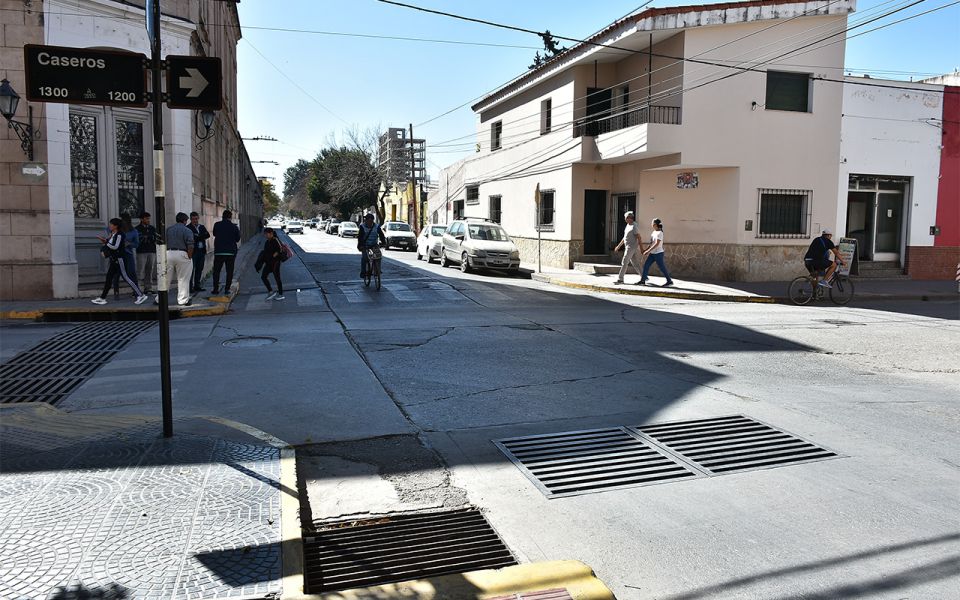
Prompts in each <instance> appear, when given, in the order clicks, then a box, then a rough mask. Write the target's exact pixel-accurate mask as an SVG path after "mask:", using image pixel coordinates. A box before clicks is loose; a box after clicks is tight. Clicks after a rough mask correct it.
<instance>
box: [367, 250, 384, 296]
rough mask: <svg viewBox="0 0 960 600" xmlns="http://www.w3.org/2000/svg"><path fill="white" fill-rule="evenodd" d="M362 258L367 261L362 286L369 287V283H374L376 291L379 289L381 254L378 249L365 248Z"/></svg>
mask: <svg viewBox="0 0 960 600" xmlns="http://www.w3.org/2000/svg"><path fill="white" fill-rule="evenodd" d="M364 256H366V259H367V268H366V269H364V275H363V285H365V286H367V287H370V281H371V280H373V281H374V282H375V283H376V286H377V289H378V290H379V289H380V262H381V261H382V260H383V252H382V251H381V250H380V248H379V247H376V246H374V247H372V248H367V249H366V250H364Z"/></svg>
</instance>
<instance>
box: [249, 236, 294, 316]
mask: <svg viewBox="0 0 960 600" xmlns="http://www.w3.org/2000/svg"><path fill="white" fill-rule="evenodd" d="M263 235H264V236H265V237H266V238H267V241H266V242H264V244H263V251H261V252H260V257H259V258H258V259H257V264H256V265H255V266H256V267H259V266H260V265H262V266H263V269H262V271H261V274H260V280H261V281H263V285H265V286H267V300H285V299H286V298H284V296H283V280H282V279H281V278H280V265H281V264H282V263H283V261H285V260H287V258H288V256H287V249H286V248H285V247H284V246H283V244H281V243H280V240H279V239H277V234H276V232H274V230H273V227H264V229H263ZM271 273H273V279H274V280H275V281H276V282H277V291H276V292H274V291H273V288H272V287H271V286H270V280H269V279H267V278H268V277H269V276H270V274H271Z"/></svg>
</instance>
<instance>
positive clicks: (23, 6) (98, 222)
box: [0, 0, 262, 300]
mask: <svg viewBox="0 0 960 600" xmlns="http://www.w3.org/2000/svg"><path fill="white" fill-rule="evenodd" d="M2 4H3V8H4V10H3V11H0V13H2V14H0V18H2V19H3V28H4V36H3V41H2V43H3V48H2V49H0V51H2V53H3V54H2V57H3V64H4V68H5V77H7V78H8V79H9V80H10V83H11V85H13V87H14V88H15V89H18V90H20V95H21V96H22V97H23V96H25V93H24V90H25V84H24V73H23V68H24V56H23V46H24V44H28V43H35V44H47V45H56V46H69V47H77V48H97V49H112V50H122V51H132V52H140V53H144V54H146V55H148V56H149V54H150V45H149V40H148V37H147V32H146V29H145V26H144V22H145V21H144V10H143V8H142V6H143V2H142V1H141V2H139V3H137V2H118V1H113V0H70V1H67V0H43V1H37V0H33V1H30V2H23V1H22V0H2ZM162 9H163V17H162V20H161V38H162V41H163V45H162V46H163V47H162V54H163V55H164V56H166V55H169V54H183V55H195V56H196V55H202V56H217V57H219V58H220V59H221V61H222V64H223V110H221V111H219V112H218V113H217V115H216V119H215V122H214V125H213V127H212V132H213V137H212V138H210V139H208V140H206V141H205V142H204V143H203V144H202V145H198V137H197V136H198V133H199V134H201V135H202V134H203V132H204V128H203V127H202V126H201V125H200V124H199V121H198V119H197V114H196V113H195V112H194V111H187V110H170V109H167V108H164V110H163V113H164V148H165V149H164V164H165V177H166V181H165V189H166V221H167V223H173V221H174V215H175V214H176V213H177V212H187V213H189V212H192V211H197V212H198V213H200V214H201V220H202V222H204V223H206V224H207V226H208V227H210V226H212V223H213V222H214V221H215V220H217V219H218V218H219V215H220V212H222V210H223V209H226V208H230V209H231V210H233V212H234V213H235V215H236V217H237V221H238V222H239V224H240V225H241V229H242V232H243V235H244V238H245V239H246V238H249V236H251V235H253V234H255V233H256V231H257V227H256V224H257V221H258V220H259V219H260V218H261V216H262V215H261V212H262V210H261V207H262V198H261V191H260V188H259V185H257V180H256V176H255V174H254V172H253V169H252V167H251V165H250V161H249V158H248V156H247V153H246V150H245V148H244V146H243V142H242V140H241V139H240V135H239V133H238V130H237V90H236V69H237V64H236V44H237V41H238V40H239V38H240V23H239V17H238V14H237V10H236V6H235V5H233V4H232V3H221V2H214V3H208V2H200V1H198V0H192V1H189V0H179V1H178V0H169V1H165V2H163V4H162ZM207 23H210V24H214V25H215V26H210V27H209V28H208V27H207V25H206V24H207ZM8 65H9V67H8ZM6 69H9V70H6ZM20 106H21V108H20V109H19V110H18V113H19V114H20V115H23V114H25V112H26V111H27V109H28V107H30V106H32V108H33V110H34V118H35V123H34V126H35V127H36V128H37V130H38V131H39V136H38V138H37V139H36V140H35V142H34V147H35V154H36V156H35V160H34V162H37V163H40V164H41V165H42V166H44V170H45V171H46V174H45V176H44V177H42V178H35V177H32V178H31V177H27V176H25V175H24V174H23V173H22V165H23V163H24V162H25V161H26V157H25V156H24V154H23V153H22V152H21V151H20V147H19V142H18V141H17V140H16V138H15V136H14V134H13V132H11V131H9V130H7V129H4V130H3V133H0V136H3V137H2V138H0V144H2V145H0V197H2V202H0V299H3V300H13V299H50V298H71V297H76V296H78V295H85V293H86V292H88V291H91V290H93V289H95V287H96V286H97V285H98V284H100V285H102V282H103V276H104V273H105V272H106V266H107V265H106V264H105V263H104V260H103V258H102V257H101V256H100V252H99V249H100V244H99V242H98V240H97V235H99V234H102V232H103V231H104V229H105V226H106V222H107V221H109V220H110V219H111V218H113V217H119V216H121V215H130V216H132V217H133V223H134V224H136V223H137V222H138V221H137V217H139V214H140V212H142V211H146V212H150V213H152V214H155V208H156V207H155V206H154V187H153V186H154V181H153V172H154V171H153V169H154V165H153V153H152V148H153V139H152V133H153V132H152V121H151V112H150V110H151V109H150V108H149V107H147V108H143V109H140V108H121V107H103V106H84V105H72V104H71V105H68V104H55V103H29V102H27V101H26V99H25V98H24V99H22V100H21V102H20ZM15 118H17V117H15Z"/></svg>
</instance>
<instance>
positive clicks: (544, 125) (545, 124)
mask: <svg viewBox="0 0 960 600" xmlns="http://www.w3.org/2000/svg"><path fill="white" fill-rule="evenodd" d="M551 127H553V100H552V99H551V98H547V99H546V100H542V101H541V102H540V135H544V134H547V133H550V129H551Z"/></svg>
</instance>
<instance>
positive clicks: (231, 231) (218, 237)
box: [213, 210, 240, 295]
mask: <svg viewBox="0 0 960 600" xmlns="http://www.w3.org/2000/svg"><path fill="white" fill-rule="evenodd" d="M232 218H233V213H232V212H230V211H229V210H225V211H223V220H221V221H217V222H216V223H214V224H213V294H214V295H217V294H219V293H220V270H221V269H222V268H223V267H224V265H226V267H227V283H226V286H225V287H224V288H223V291H224V292H225V293H227V294H229V293H230V287H231V286H232V285H233V265H234V263H235V261H236V259H237V249H238V248H239V244H240V228H239V227H237V224H236V223H234V222H233V221H231V220H230V219H232Z"/></svg>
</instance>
